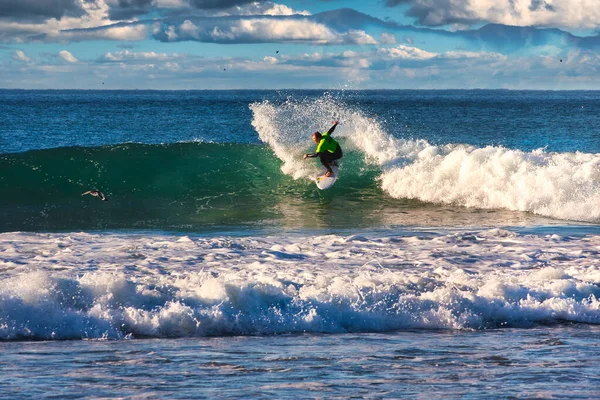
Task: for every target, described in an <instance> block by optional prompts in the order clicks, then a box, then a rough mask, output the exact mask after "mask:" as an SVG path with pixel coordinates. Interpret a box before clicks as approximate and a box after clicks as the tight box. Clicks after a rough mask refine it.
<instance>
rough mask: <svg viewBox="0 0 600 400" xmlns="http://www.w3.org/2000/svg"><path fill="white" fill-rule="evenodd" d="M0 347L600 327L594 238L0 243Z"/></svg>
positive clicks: (16, 236)
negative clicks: (24, 342)
mask: <svg viewBox="0 0 600 400" xmlns="http://www.w3.org/2000/svg"><path fill="white" fill-rule="evenodd" d="M0 241H1V243H2V247H3V248H4V249H6V250H5V251H4V252H3V253H2V256H1V259H0V271H1V272H0V273H1V274H2V280H1V281H0V310H2V313H1V314H0V338H2V339H4V340H14V339H84V338H111V339H122V338H130V337H187V336H227V335H270V334H278V333H303V332H310V333H342V332H389V331H394V330H400V329H408V328H410V329H467V330H472V329H489V328H499V327H529V326H532V325H535V324H552V323H560V322H562V321H572V322H579V323H591V324H598V323H600V301H599V300H598V299H599V298H600V270H599V268H598V266H597V265H596V264H597V263H596V261H597V253H598V251H597V249H598V247H599V246H600V236H586V237H583V238H576V237H559V236H557V235H552V236H535V235H518V234H515V233H513V232H510V231H504V230H498V229H495V230H491V231H476V232H460V233H455V234H447V235H429V236H392V237H364V236H336V235H329V236H321V237H287V238H280V237H266V238H264V237H243V238H229V237H214V238H209V239H207V238H189V237H185V236H184V237H175V236H145V235H133V236H120V235H90V234H83V233H75V234H45V235H41V234H37V235H32V234H23V233H12V234H2V235H0Z"/></svg>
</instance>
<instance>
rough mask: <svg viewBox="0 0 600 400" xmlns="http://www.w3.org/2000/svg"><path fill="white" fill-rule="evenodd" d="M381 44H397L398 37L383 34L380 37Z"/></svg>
mask: <svg viewBox="0 0 600 400" xmlns="http://www.w3.org/2000/svg"><path fill="white" fill-rule="evenodd" d="M379 44H396V36H395V35H394V34H391V33H387V32H383V33H382V34H381V36H380V37H379Z"/></svg>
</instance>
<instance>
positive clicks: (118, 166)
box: [0, 143, 383, 231]
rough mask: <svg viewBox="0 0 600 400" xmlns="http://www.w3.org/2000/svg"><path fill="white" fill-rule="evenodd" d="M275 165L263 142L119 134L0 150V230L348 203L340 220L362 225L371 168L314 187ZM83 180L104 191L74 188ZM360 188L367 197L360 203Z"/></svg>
mask: <svg viewBox="0 0 600 400" xmlns="http://www.w3.org/2000/svg"><path fill="white" fill-rule="evenodd" d="M353 163H354V164H357V165H359V164H360V162H359V161H358V160H356V159H353V157H352V156H350V157H349V158H348V165H350V166H352V165H353ZM280 167H281V162H280V160H278V159H277V158H276V157H274V156H273V152H272V151H271V150H270V149H269V148H268V147H266V146H264V145H252V144H215V143H178V144H166V145H144V144H123V145H114V146H103V147H93V148H86V147H70V148H57V149H48V150H35V151H29V152H25V153H13V154H5V155H2V156H0V171H2V175H0V192H1V193H2V196H0V231H17V230H86V231H89V230H105V229H167V230H168V229H174V230H196V231H197V230H202V229H210V228H211V227H215V228H218V229H221V228H223V227H234V228H239V227H244V226H248V227H262V226H269V225H277V226H281V225H282V224H283V225H287V224H289V225H290V226H313V227H318V226H322V224H323V221H324V220H326V219H327V221H328V222H329V223H333V224H335V223H336V221H342V222H343V221H346V220H347V219H348V216H349V215H352V212H353V211H355V213H354V214H355V217H352V218H350V220H347V222H344V223H342V225H344V224H345V225H344V226H348V227H356V226H360V225H361V223H362V224H363V225H364V224H367V225H368V224H369V223H368V222H365V221H366V220H367V219H369V218H370V217H369V216H370V215H371V214H372V213H373V212H375V211H376V210H377V209H378V207H379V206H380V205H381V204H382V197H383V196H381V191H380V189H379V187H378V185H377V183H376V182H375V180H374V177H375V176H376V173H377V171H375V170H372V171H369V170H365V169H364V168H363V169H361V168H352V169H355V170H361V171H360V172H354V173H353V172H351V171H349V172H348V173H347V174H346V178H347V183H348V184H347V185H340V186H339V187H338V188H336V190H335V191H330V192H329V193H325V194H323V193H318V192H317V189H316V187H315V185H314V184H312V183H311V182H310V181H309V180H305V181H303V182H295V181H294V180H293V179H291V178H290V177H288V176H286V175H283V174H281V171H280ZM313 168H314V171H318V169H317V167H316V166H313ZM91 189H97V190H100V191H102V192H103V193H105V194H106V196H107V197H108V201H106V202H102V201H100V200H99V199H97V198H94V197H91V196H81V194H82V193H84V192H86V191H88V190H91ZM328 196H329V197H328ZM362 198H369V199H373V202H372V203H371V204H370V205H366V206H364V205H361V204H360V203H359V201H360V199H362ZM333 199H337V201H336V203H335V204H332V200H333ZM326 214H327V215H328V217H327V218H326V217H325V215H326ZM375 218H378V217H375ZM361 221H363V222H361Z"/></svg>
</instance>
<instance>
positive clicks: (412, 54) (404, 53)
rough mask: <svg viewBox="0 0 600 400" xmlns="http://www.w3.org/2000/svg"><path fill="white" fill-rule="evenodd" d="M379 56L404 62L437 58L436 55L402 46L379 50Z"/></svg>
mask: <svg viewBox="0 0 600 400" xmlns="http://www.w3.org/2000/svg"><path fill="white" fill-rule="evenodd" d="M379 54H380V55H382V56H383V57H384V58H391V59H403V60H428V59H430V58H434V57H435V56H437V54H436V53H430V52H428V51H425V50H421V49H419V48H416V47H410V46H404V45H400V46H398V47H393V48H389V49H388V48H384V49H379Z"/></svg>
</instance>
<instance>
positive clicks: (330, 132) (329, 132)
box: [327, 124, 337, 135]
mask: <svg viewBox="0 0 600 400" xmlns="http://www.w3.org/2000/svg"><path fill="white" fill-rule="evenodd" d="M336 126H337V124H333V126H332V127H331V128H329V130H328V131H327V134H328V135H331V134H332V133H333V131H335V127H336Z"/></svg>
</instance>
